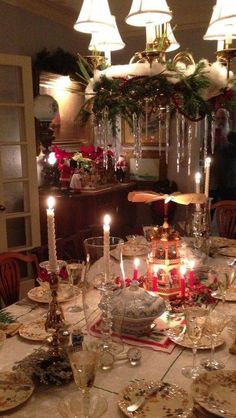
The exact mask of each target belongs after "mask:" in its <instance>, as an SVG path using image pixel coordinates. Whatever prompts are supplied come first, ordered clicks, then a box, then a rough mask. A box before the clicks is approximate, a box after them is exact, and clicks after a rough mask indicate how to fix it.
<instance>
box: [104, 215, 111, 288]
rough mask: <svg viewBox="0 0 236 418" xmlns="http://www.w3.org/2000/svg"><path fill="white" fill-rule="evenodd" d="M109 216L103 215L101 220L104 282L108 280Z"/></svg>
mask: <svg viewBox="0 0 236 418" xmlns="http://www.w3.org/2000/svg"><path fill="white" fill-rule="evenodd" d="M110 223H111V217H110V215H105V216H104V219H103V257H104V274H105V281H107V280H108V279H109V276H110V274H109V273H110V272H109V267H110Z"/></svg>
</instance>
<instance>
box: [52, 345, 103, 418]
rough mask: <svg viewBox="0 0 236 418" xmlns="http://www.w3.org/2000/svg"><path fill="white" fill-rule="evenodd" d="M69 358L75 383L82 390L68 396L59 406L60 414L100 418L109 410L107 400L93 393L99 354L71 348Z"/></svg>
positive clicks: (81, 417) (68, 417)
mask: <svg viewBox="0 0 236 418" xmlns="http://www.w3.org/2000/svg"><path fill="white" fill-rule="evenodd" d="M68 357H69V361H70V365H71V368H72V372H73V376H74V381H75V383H76V385H77V387H78V388H79V390H80V393H78V392H77V391H76V392H74V393H72V394H70V395H69V396H66V397H65V398H64V399H63V401H62V402H61V403H60V404H59V412H60V413H61V414H62V416H63V417H65V418H75V417H76V418H92V417H93V418H98V417H100V416H101V415H102V414H103V413H104V412H105V411H106V409H107V402H106V400H105V399H104V398H103V397H102V396H100V395H98V394H97V393H96V392H91V388H92V387H93V384H94V380H95V375H96V370H97V367H98V362H99V354H98V353H96V352H95V351H83V350H79V349H77V348H76V347H70V349H69V350H68Z"/></svg>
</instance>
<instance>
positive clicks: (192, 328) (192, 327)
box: [182, 307, 208, 379]
mask: <svg viewBox="0 0 236 418" xmlns="http://www.w3.org/2000/svg"><path fill="white" fill-rule="evenodd" d="M207 314H208V310H207V309H206V308H203V307H191V308H186V309H185V312H184V316H185V322H186V332H187V334H188V336H189V338H190V340H191V341H192V344H193V347H192V352H193V363H192V366H186V367H183V368H182V374H183V375H184V376H185V377H188V378H190V379H195V378H196V377H198V376H199V374H200V368H199V366H196V355H197V348H198V342H199V341H200V339H201V336H202V332H203V328H204V325H205V321H206V318H207Z"/></svg>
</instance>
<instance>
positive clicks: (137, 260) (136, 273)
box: [133, 258, 140, 280]
mask: <svg viewBox="0 0 236 418" xmlns="http://www.w3.org/2000/svg"><path fill="white" fill-rule="evenodd" d="M139 265H140V260H139V258H135V259H134V274H133V280H138V268H139Z"/></svg>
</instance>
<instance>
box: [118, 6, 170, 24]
mask: <svg viewBox="0 0 236 418" xmlns="http://www.w3.org/2000/svg"><path fill="white" fill-rule="evenodd" d="M171 19H172V12H171V11H170V9H169V7H168V5H167V2H166V0H133V3H132V5H131V9H130V12H129V14H128V16H127V17H126V19H125V21H126V23H128V24H129V25H132V26H146V25H147V24H154V25H160V24H162V23H166V22H169V21H170V20H171Z"/></svg>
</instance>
